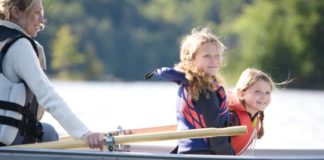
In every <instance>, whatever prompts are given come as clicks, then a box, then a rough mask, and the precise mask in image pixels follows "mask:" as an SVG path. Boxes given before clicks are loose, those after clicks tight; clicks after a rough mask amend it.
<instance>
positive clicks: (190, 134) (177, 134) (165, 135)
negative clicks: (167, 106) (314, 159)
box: [12, 126, 247, 149]
mask: <svg viewBox="0 0 324 160" xmlns="http://www.w3.org/2000/svg"><path fill="white" fill-rule="evenodd" d="M246 132H247V128H246V126H235V127H226V128H203V129H192V130H182V131H171V132H161V133H146V134H137V135H135V134H134V135H121V136H114V144H125V143H138V142H153V141H162V140H175V139H185V138H189V139H193V138H204V137H220V136H234V135H241V134H246ZM86 146H87V144H86V143H85V141H82V140H65V141H57V142H45V143H36V144H25V145H15V146H12V147H24V148H47V149H67V148H80V147H86Z"/></svg>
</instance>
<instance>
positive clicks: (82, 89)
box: [43, 81, 324, 149]
mask: <svg viewBox="0 0 324 160" xmlns="http://www.w3.org/2000/svg"><path fill="white" fill-rule="evenodd" d="M54 86H55V87H56V89H57V91H58V92H59V93H60V94H61V96H62V97H63V98H64V99H65V100H66V102H67V103H68V104H69V106H70V107H71V109H72V110H73V111H74V112H75V113H76V114H77V115H78V117H80V119H81V120H82V121H83V122H84V123H85V124H86V125H87V126H89V128H90V129H92V130H96V131H112V130H116V128H117V127H118V126H119V125H120V126H122V127H123V128H125V129H129V128H143V127H151V126H160V125H169V124H176V119H175V117H176V115H175V97H176V93H177V86H176V85H175V84H172V83H162V82H132V83H111V82H106V83H105V82H61V81H54ZM43 121H46V122H50V123H51V124H53V125H54V126H55V128H56V129H57V130H58V131H59V133H60V135H66V134H67V133H66V131H65V130H64V129H63V128H62V127H61V126H60V125H59V124H58V123H57V121H56V120H54V119H53V118H52V116H50V115H49V114H45V116H44V118H43ZM323 122H324V91H308V90H306V91H305V90H277V91H274V92H273V96H272V102H271V104H270V106H269V107H268V108H267V109H266V110H265V122H264V125H265V136H264V137H263V138H262V139H261V140H257V141H256V143H255V148H278V149H280V148H288V149H305V148H307V149H324V125H323ZM146 144H147V143H146ZM149 144H150V145H175V144H176V142H175V141H164V142H154V143H149Z"/></svg>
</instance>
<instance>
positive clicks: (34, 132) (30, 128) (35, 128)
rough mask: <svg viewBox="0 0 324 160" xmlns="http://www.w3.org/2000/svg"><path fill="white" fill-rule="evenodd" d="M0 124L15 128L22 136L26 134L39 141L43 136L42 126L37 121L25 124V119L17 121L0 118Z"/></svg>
mask: <svg viewBox="0 0 324 160" xmlns="http://www.w3.org/2000/svg"><path fill="white" fill-rule="evenodd" d="M0 124H3V125H8V126H13V127H16V128H18V129H20V130H21V131H22V133H23V134H25V133H27V134H29V135H31V136H35V137H36V138H38V139H41V138H42V136H43V131H42V130H43V128H42V125H41V123H39V122H37V121H33V120H31V122H29V123H27V121H26V119H24V120H17V119H14V118H11V117H7V116H0Z"/></svg>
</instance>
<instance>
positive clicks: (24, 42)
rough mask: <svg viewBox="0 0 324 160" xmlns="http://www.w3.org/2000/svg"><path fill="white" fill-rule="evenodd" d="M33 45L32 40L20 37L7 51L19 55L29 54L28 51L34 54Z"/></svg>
mask: <svg viewBox="0 0 324 160" xmlns="http://www.w3.org/2000/svg"><path fill="white" fill-rule="evenodd" d="M34 43H35V42H33V40H31V39H28V38H27V37H21V38H19V39H17V40H16V41H15V42H14V43H13V44H12V45H11V46H10V48H9V49H8V51H9V52H10V51H13V52H20V54H23V53H29V52H28V51H30V52H35V47H34V45H35V44H34ZM22 51H23V52H22Z"/></svg>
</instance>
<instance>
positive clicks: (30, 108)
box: [0, 25, 43, 146]
mask: <svg viewBox="0 0 324 160" xmlns="http://www.w3.org/2000/svg"><path fill="white" fill-rule="evenodd" d="M20 38H26V39H28V40H29V41H30V42H31V44H32V45H33V48H34V50H35V51H36V53H37V55H38V51H37V46H36V43H35V42H34V40H32V39H31V38H30V37H28V36H26V35H25V34H23V33H21V32H19V31H17V30H15V29H10V28H7V27H5V26H1V25H0V136H1V137H0V146H3V145H13V144H25V143H34V142H37V141H39V140H40V139H41V137H42V134H43V133H42V127H41V124H40V123H39V121H38V120H37V109H38V102H37V99H36V97H35V95H34V94H33V93H32V92H31V90H30V89H29V87H28V86H27V84H26V83H25V82H24V81H21V82H18V83H16V82H12V81H10V80H8V79H7V77H6V76H5V75H4V73H3V68H2V67H3V66H2V65H3V59H4V56H5V54H6V53H7V51H8V49H9V47H10V46H11V45H12V44H13V43H14V42H16V41H17V40H18V39H20ZM17 97H19V98H17ZM9 135H10V136H9ZM7 137H8V138H7Z"/></svg>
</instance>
